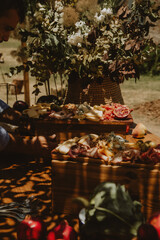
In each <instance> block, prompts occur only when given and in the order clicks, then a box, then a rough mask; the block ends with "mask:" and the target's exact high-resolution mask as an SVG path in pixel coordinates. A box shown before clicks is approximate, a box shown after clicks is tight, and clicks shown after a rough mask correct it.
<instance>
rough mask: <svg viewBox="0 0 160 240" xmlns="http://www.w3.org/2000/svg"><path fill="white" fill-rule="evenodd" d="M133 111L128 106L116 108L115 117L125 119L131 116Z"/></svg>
mask: <svg viewBox="0 0 160 240" xmlns="http://www.w3.org/2000/svg"><path fill="white" fill-rule="evenodd" d="M130 112H131V110H130V109H129V107H127V106H126V105H121V106H118V107H115V108H114V111H113V113H114V115H115V117H116V118H118V119H125V118H127V117H128V115H129V114H130Z"/></svg>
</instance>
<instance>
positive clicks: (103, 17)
mask: <svg viewBox="0 0 160 240" xmlns="http://www.w3.org/2000/svg"><path fill="white" fill-rule="evenodd" d="M104 19H105V16H104V15H102V14H101V15H99V16H98V14H97V13H96V14H95V20H96V21H97V22H98V23H102V22H103V21H104Z"/></svg>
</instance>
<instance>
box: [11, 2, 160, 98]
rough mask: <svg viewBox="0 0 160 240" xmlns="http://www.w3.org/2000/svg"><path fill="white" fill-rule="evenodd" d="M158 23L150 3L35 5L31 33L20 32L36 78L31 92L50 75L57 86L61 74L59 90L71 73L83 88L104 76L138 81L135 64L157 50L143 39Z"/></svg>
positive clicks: (120, 80) (28, 67) (118, 80)
mask: <svg viewBox="0 0 160 240" xmlns="http://www.w3.org/2000/svg"><path fill="white" fill-rule="evenodd" d="M52 5H53V4H52ZM31 15H32V14H31ZM31 15H30V16H31ZM157 19H158V8H154V6H153V4H152V3H151V1H150V0H129V1H128V5H126V4H125V0H121V1H120V0H113V1H111V0H104V1H102V0H101V1H98V0H75V1H71V0H70V1H69V0H68V1H58V0H57V1H55V2H54V7H51V6H50V5H49V4H44V5H42V4H40V3H38V4H37V6H36V11H35V13H34V15H33V16H32V17H30V20H29V21H30V30H29V31H27V30H26V29H25V30H23V32H22V35H23V39H25V40H26V39H27V38H28V37H29V40H28V47H27V49H26V50H27V53H28V57H29V58H30V59H31V61H28V62H27V69H28V70H29V69H30V71H31V75H32V76H35V77H36V80H37V84H36V85H35V91H34V93H35V94H38V93H39V92H40V90H39V86H40V85H42V84H43V83H46V82H49V79H50V78H51V76H52V75H53V76H54V80H55V82H56V79H57V75H58V76H60V79H61V86H62V85H63V83H64V79H68V78H69V77H70V76H71V75H72V74H73V73H74V74H76V76H77V77H79V78H80V79H82V80H83V81H82V83H83V87H84V88H85V87H86V86H87V84H88V83H90V82H91V81H93V80H96V81H99V82H101V81H102V80H103V78H104V77H105V76H109V77H110V78H111V80H113V81H116V82H117V83H121V82H123V81H124V80H125V79H129V78H135V79H137V78H139V68H138V67H139V65H141V64H143V63H144V61H145V60H146V59H147V57H148V56H149V54H150V52H151V51H154V48H155V44H154V43H153V41H152V39H149V38H147V35H148V33H149V28H150V26H151V25H152V22H153V21H156V20H157ZM12 71H13V68H12ZM47 86H49V84H48V85H47ZM48 91H49V87H48Z"/></svg>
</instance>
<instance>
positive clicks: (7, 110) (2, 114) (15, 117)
mask: <svg viewBox="0 0 160 240" xmlns="http://www.w3.org/2000/svg"><path fill="white" fill-rule="evenodd" d="M20 119H21V113H20V112H18V111H16V110H14V109H13V108H11V107H10V106H9V105H8V104H6V103H5V102H3V101H2V100H1V99H0V121H1V122H6V123H11V124H13V125H19V122H20Z"/></svg>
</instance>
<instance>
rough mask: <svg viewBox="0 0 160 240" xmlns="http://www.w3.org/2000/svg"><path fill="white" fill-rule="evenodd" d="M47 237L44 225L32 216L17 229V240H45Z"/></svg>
mask: <svg viewBox="0 0 160 240" xmlns="http://www.w3.org/2000/svg"><path fill="white" fill-rule="evenodd" d="M45 235H46V229H45V226H44V223H43V222H42V221H40V220H39V219H36V218H32V217H31V216H27V217H26V218H25V219H24V220H23V221H22V222H21V223H20V224H19V226H18V229H17V240H44V239H45Z"/></svg>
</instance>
